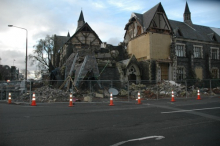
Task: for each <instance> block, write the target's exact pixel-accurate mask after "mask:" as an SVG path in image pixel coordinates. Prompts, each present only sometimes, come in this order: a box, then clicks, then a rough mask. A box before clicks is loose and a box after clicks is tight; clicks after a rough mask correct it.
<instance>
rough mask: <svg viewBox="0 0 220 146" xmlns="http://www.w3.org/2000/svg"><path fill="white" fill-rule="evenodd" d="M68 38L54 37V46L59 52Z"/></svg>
mask: <svg viewBox="0 0 220 146" xmlns="http://www.w3.org/2000/svg"><path fill="white" fill-rule="evenodd" d="M69 38H70V37H66V36H57V35H55V36H54V42H55V46H56V48H57V49H58V50H59V49H60V48H61V47H63V45H64V44H65V43H66V42H67V40H68V39H69Z"/></svg>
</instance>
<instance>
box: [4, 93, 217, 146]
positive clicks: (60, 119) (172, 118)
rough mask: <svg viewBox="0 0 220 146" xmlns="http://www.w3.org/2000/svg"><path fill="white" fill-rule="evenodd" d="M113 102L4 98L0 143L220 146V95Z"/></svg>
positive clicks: (7, 145) (32, 145)
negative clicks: (21, 101) (32, 101)
mask: <svg viewBox="0 0 220 146" xmlns="http://www.w3.org/2000/svg"><path fill="white" fill-rule="evenodd" d="M142 103H143V104H141V105H137V104H135V102H134V101H133V102H114V104H115V106H108V104H109V103H76V104H75V105H74V107H68V104H69V103H37V106H36V107H33V106H30V105H28V104H19V105H16V104H7V103H6V102H5V101H3V102H2V101H1V102H0V145H1V146H51V145H53V146H61V145H62V146H219V145H220V98H219V97H207V98H203V99H202V100H196V99H187V100H186V99H176V102H170V100H169V99H163V100H158V101H157V100H146V101H143V102H142Z"/></svg>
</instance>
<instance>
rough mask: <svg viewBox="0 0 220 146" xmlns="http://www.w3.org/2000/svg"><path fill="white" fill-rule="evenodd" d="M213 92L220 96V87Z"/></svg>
mask: <svg viewBox="0 0 220 146" xmlns="http://www.w3.org/2000/svg"><path fill="white" fill-rule="evenodd" d="M212 91H213V93H215V94H220V87H217V88H214V89H213V90H212Z"/></svg>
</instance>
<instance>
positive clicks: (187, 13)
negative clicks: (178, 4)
mask: <svg viewBox="0 0 220 146" xmlns="http://www.w3.org/2000/svg"><path fill="white" fill-rule="evenodd" d="M183 19H184V22H185V23H186V24H188V25H189V26H192V20H191V12H190V11H189V7H188V3H187V2H186V6H185V12H184V14H183Z"/></svg>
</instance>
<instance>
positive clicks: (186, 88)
mask: <svg viewBox="0 0 220 146" xmlns="http://www.w3.org/2000/svg"><path fill="white" fill-rule="evenodd" d="M185 85H186V98H187V80H185Z"/></svg>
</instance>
